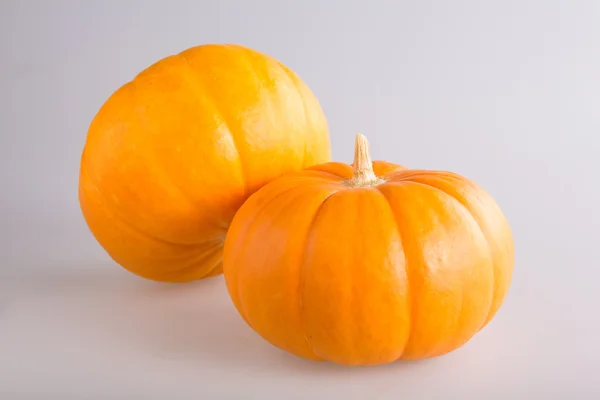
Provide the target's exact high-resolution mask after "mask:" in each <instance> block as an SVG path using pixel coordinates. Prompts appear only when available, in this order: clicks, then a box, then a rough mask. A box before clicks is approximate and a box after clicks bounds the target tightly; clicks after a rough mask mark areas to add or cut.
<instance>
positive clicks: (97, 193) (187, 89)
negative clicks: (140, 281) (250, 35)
mask: <svg viewBox="0 0 600 400" xmlns="http://www.w3.org/2000/svg"><path fill="white" fill-rule="evenodd" d="M329 160H330V148H329V136H328V128H327V122H326V119H325V117H324V115H323V112H322V109H321V107H320V105H319V102H318V100H317V99H316V97H315V96H314V94H313V93H312V92H311V90H310V89H309V88H308V86H307V85H306V84H305V83H303V81H302V80H301V79H300V78H299V77H298V76H297V75H296V74H295V73H294V72H292V71H291V70H290V69H289V68H287V67H286V66H284V65H282V64H281V63H280V62H278V61H277V60H275V59H274V58H272V57H270V56H268V55H266V54H263V53H260V52H257V51H255V50H252V49H248V48H246V47H243V46H239V45H220V44H214V45H202V46H197V47H193V48H190V49H187V50H185V51H183V52H181V53H179V54H175V55H171V56H168V57H166V58H164V59H162V60H159V61H157V62H156V63H154V64H152V65H151V66H149V67H148V68H146V69H145V70H143V71H142V72H141V73H139V74H138V75H137V76H136V77H135V78H134V79H132V80H131V81H130V82H128V83H126V84H124V85H123V86H122V87H120V88H118V90H116V91H115V92H114V93H113V94H112V95H111V96H110V97H109V98H108V100H107V101H106V102H105V103H104V104H103V106H102V107H101V108H100V110H99V111H98V113H97V115H96V116H95V118H94V119H93V121H92V123H91V125H90V127H89V131H88V134H87V139H86V142H85V147H84V149H83V154H82V157H81V168H80V182H79V200H80V204H81V210H82V212H83V215H84V217H85V220H86V222H87V224H88V226H89V228H90V230H91V232H92V233H93V235H94V236H95V238H96V239H97V240H98V242H99V243H100V245H101V246H102V247H103V248H104V249H105V250H106V251H107V252H108V254H109V255H110V256H111V257H112V258H113V259H114V260H115V261H116V262H117V263H119V264H120V265H121V266H123V267H124V268H126V269H127V270H129V271H131V272H133V273H135V274H137V275H139V276H142V277H145V278H148V279H153V280H158V281H171V282H183V281H190V280H195V279H200V278H203V277H207V276H211V275H215V274H219V273H220V272H221V271H222V268H221V257H222V248H223V241H224V239H225V234H226V233H227V229H228V227H229V224H230V222H231V219H232V218H233V215H234V214H235V212H236V211H237V209H238V208H239V206H240V205H241V204H242V203H243V202H244V201H245V200H246V199H247V198H248V196H249V195H251V194H252V193H253V192H255V191H256V190H257V189H258V188H260V187H261V186H263V185H264V184H265V183H267V182H269V181H271V180H272V179H274V178H277V177H279V176H281V175H283V174H285V173H289V172H293V171H297V170H300V169H302V168H305V167H308V166H311V165H314V164H319V163H323V162H327V161H329Z"/></svg>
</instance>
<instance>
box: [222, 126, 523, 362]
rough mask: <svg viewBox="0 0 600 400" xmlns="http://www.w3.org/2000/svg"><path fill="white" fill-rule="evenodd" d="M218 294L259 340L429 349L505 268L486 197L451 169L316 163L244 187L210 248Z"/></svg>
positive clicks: (381, 354)
mask: <svg viewBox="0 0 600 400" xmlns="http://www.w3.org/2000/svg"><path fill="white" fill-rule="evenodd" d="M223 263H224V276H225V280H226V284H227V289H228V292H229V294H230V296H231V299H232V301H233V303H234V305H235V307H236V308H237V310H238V311H239V313H240V314H241V316H242V317H243V318H244V320H245V321H246V323H247V324H248V325H249V326H250V327H252V328H253V329H254V330H255V331H256V332H257V333H258V334H259V335H261V336H262V337H263V338H264V339H266V340H267V341H268V342H270V343H271V344H273V345H275V346H277V347H279V348H281V349H283V350H286V351H288V352H290V353H293V354H295V355H297V356H300V357H304V358H307V359H312V360H329V361H332V362H335V363H339V364H343V365H374V364H384V363H390V362H393V361H395V360H399V359H404V360H415V359H421V358H427V357H434V356H439V355H442V354H444V353H447V352H450V351H452V350H454V349H456V348H458V347H460V346H461V345H463V344H464V343H466V342H467V341H468V340H469V339H470V338H471V337H472V336H473V335H474V334H476V333H477V332H478V331H479V330H480V329H482V327H483V326H484V325H486V324H487V323H488V322H489V321H490V320H491V319H492V318H493V316H494V315H495V314H496V312H497V311H498V309H499V307H500V306H501V304H502V302H503V300H504V298H505V296H506V294H507V290H508V287H509V283H510V280H511V275H512V270H513V241H512V234H511V230H510V228H509V225H508V223H507V221H506V219H505V217H504V216H503V213H502V212H501V210H500V208H499V207H498V205H497V204H496V202H495V201H494V200H493V199H492V197H491V196H490V195H489V194H488V193H486V192H485V191H484V190H483V189H482V188H481V187H479V186H478V185H476V184H475V183H473V182H472V181H470V180H468V179H466V178H464V177H462V176H459V175H457V174H454V173H450V172H441V171H428V170H410V169H407V168H404V167H401V166H398V165H395V164H391V163H388V162H382V161H375V162H373V163H371V161H370V158H369V154H368V145H367V142H366V140H365V139H364V137H363V136H360V135H359V136H358V137H357V142H356V152H355V161H354V163H353V166H350V165H346V164H342V163H334V162H330V163H325V164H323V165H318V166H313V167H311V168H308V169H307V170H305V171H300V172H297V173H292V174H288V175H287V176H284V177H281V178H279V179H276V180H274V181H272V182H270V183H269V184H267V185H265V186H264V187H263V188H262V189H260V190H259V191H257V192H256V193H255V194H254V195H252V196H251V197H250V198H249V199H248V200H247V201H246V203H245V204H244V205H243V206H242V207H241V208H240V210H239V211H238V213H237V214H236V216H235V217H234V219H233V222H232V224H231V227H230V229H229V233H228V235H227V239H226V241H225V250H224V255H223Z"/></svg>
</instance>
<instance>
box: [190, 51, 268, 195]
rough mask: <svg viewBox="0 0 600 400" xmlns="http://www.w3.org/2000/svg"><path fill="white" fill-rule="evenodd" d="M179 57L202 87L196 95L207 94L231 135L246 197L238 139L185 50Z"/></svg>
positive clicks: (245, 183)
mask: <svg viewBox="0 0 600 400" xmlns="http://www.w3.org/2000/svg"><path fill="white" fill-rule="evenodd" d="M179 57H181V58H182V59H183V60H184V61H185V64H186V65H187V66H188V68H189V70H190V72H191V73H190V74H189V75H190V76H194V77H195V80H196V81H197V85H198V86H199V87H200V88H201V89H202V91H197V92H195V93H196V94H197V96H200V93H208V94H209V95H208V96H205V98H206V100H207V101H209V102H210V103H212V105H213V111H214V113H215V114H216V115H217V116H218V117H219V120H220V121H221V123H222V124H223V125H224V126H225V128H226V130H227V132H228V133H229V136H231V141H232V142H233V147H234V148H235V151H236V153H237V155H238V159H239V163H240V175H241V177H242V182H243V184H244V198H248V195H249V194H250V189H249V185H248V176H247V175H246V168H245V167H244V166H245V165H246V163H245V162H244V157H242V152H241V151H240V146H239V141H238V140H237V139H236V135H234V133H233V130H232V129H231V124H230V123H229V121H227V118H226V117H225V115H224V114H223V111H221V109H220V107H219V105H218V104H217V103H216V102H215V101H214V97H213V93H212V90H211V89H210V85H207V84H206V83H205V81H204V76H203V75H202V74H201V73H198V71H196V70H195V69H194V68H193V64H192V62H191V60H190V59H189V58H188V57H187V55H186V54H185V52H181V53H179ZM259 83H260V82H259Z"/></svg>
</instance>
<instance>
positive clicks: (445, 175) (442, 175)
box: [408, 171, 498, 329]
mask: <svg viewBox="0 0 600 400" xmlns="http://www.w3.org/2000/svg"><path fill="white" fill-rule="evenodd" d="M419 175H423V176H431V177H433V178H434V179H440V178H443V179H446V178H450V179H452V180H455V181H460V182H461V183H465V180H464V178H462V179H461V178H459V177H458V176H457V175H456V174H452V173H445V172H441V173H438V172H433V171H431V172H429V173H422V174H418V175H417V174H415V175H413V176H411V177H410V178H409V179H408V181H409V182H414V183H418V184H421V185H425V186H429V187H431V188H433V189H436V190H439V191H441V192H443V193H445V194H446V195H448V196H450V197H451V198H453V199H454V200H456V201H457V202H458V204H460V205H461V206H462V207H463V208H464V209H465V210H466V211H467V213H468V214H469V216H471V218H472V219H473V220H474V221H475V224H476V225H477V227H478V228H479V230H480V231H481V234H482V235H483V237H484V238H485V242H486V244H487V248H488V252H489V253H490V259H491V260H492V279H493V282H492V283H493V285H492V301H491V302H490V306H489V309H488V313H487V316H486V318H485V321H484V322H483V325H482V326H481V327H480V328H479V329H481V328H483V327H484V326H485V325H486V324H487V322H488V320H489V316H490V314H491V313H492V311H493V310H492V307H493V305H494V300H495V299H496V295H497V293H496V284H495V280H496V268H498V266H497V261H496V259H495V257H494V256H493V253H492V249H491V245H490V241H489V238H488V235H487V234H486V232H485V230H484V229H483V228H482V227H481V224H480V223H479V220H478V219H477V218H476V217H475V216H474V215H473V212H472V211H471V209H470V208H469V207H468V206H467V205H466V204H465V203H464V202H463V201H462V200H460V199H457V198H456V197H455V196H453V195H452V194H450V193H448V192H447V191H445V190H444V189H442V188H440V187H438V186H434V185H432V184H431V183H430V182H418V181H414V180H412V179H414V178H417V177H418V176H419ZM467 183H470V182H469V181H467Z"/></svg>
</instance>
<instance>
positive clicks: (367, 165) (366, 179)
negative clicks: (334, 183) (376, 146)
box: [348, 133, 381, 187]
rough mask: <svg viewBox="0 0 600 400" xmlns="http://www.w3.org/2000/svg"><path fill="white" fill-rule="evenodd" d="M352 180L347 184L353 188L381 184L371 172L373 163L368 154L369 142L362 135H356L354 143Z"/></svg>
mask: <svg viewBox="0 0 600 400" xmlns="http://www.w3.org/2000/svg"><path fill="white" fill-rule="evenodd" d="M352 168H353V169H352V179H350V181H349V182H348V183H349V184H350V186H353V187H363V186H371V185H375V184H377V183H380V182H381V179H379V178H377V176H376V175H375V172H374V171H373V162H372V161H371V154H370V153H369V142H368V141H367V138H366V137H365V136H364V135H361V134H360V133H359V134H357V135H356V140H355V142H354V162H353V163H352Z"/></svg>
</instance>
